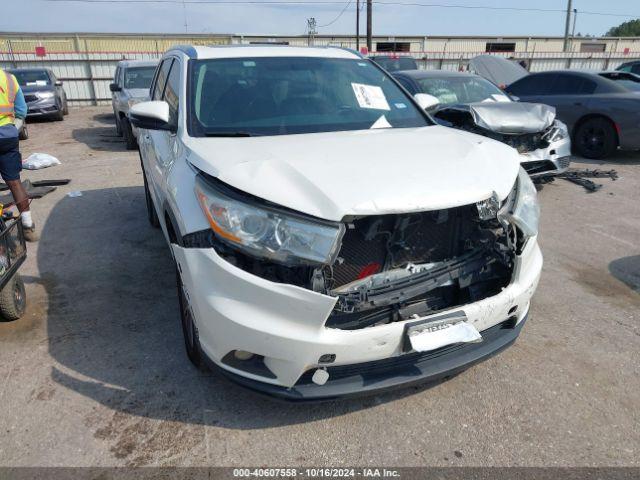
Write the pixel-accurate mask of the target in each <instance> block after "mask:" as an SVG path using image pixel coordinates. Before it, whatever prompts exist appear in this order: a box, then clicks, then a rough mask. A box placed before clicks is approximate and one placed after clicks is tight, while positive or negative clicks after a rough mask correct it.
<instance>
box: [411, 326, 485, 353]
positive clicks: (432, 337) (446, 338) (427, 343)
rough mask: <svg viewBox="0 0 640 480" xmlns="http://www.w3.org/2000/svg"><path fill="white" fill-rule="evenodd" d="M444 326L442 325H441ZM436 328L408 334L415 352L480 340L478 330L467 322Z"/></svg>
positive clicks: (480, 336)
mask: <svg viewBox="0 0 640 480" xmlns="http://www.w3.org/2000/svg"><path fill="white" fill-rule="evenodd" d="M442 327H444V325H443V326H442ZM442 327H440V328H439V329H437V330H429V329H427V330H423V331H420V332H416V333H415V334H413V335H411V334H410V335H409V341H410V342H411V347H413V349H414V350H415V351H417V352H428V351H430V350H435V349H436V348H440V347H444V346H446V345H452V344H454V343H475V342H481V341H482V335H480V332H478V330H477V329H476V327H474V326H473V325H471V324H470V323H467V322H459V323H456V324H453V325H452V324H449V325H447V326H446V328H442Z"/></svg>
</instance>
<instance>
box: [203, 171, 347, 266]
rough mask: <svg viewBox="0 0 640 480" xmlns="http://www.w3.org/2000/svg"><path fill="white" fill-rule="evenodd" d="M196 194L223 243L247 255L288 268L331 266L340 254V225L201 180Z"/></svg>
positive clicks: (341, 230)
mask: <svg viewBox="0 0 640 480" xmlns="http://www.w3.org/2000/svg"><path fill="white" fill-rule="evenodd" d="M223 190H224V191H223ZM195 192H196V197H197V199H198V203H199V204H200V207H201V208H202V211H203V212H204V214H205V216H206V217H207V220H208V221H209V224H210V225H211V228H212V230H213V231H214V232H215V233H216V235H217V236H218V237H219V238H220V240H222V241H223V242H225V243H226V244H228V245H230V246H232V247H234V248H237V249H238V250H241V251H243V252H244V253H247V254H249V255H253V256H257V257H263V258H266V259H269V260H271V261H274V262H278V263H283V264H286V265H310V264H311V265H313V264H331V263H333V262H334V260H335V257H336V255H337V254H338V250H339V248H340V240H341V239H342V235H343V234H344V225H342V224H340V223H334V222H324V221H322V220H313V219H310V218H308V217H305V216H303V215H297V214H295V213H293V212H292V213H289V212H285V211H283V210H279V209H276V208H271V207H268V206H265V205H259V204H258V203H257V202H253V201H251V200H247V199H245V198H242V197H241V196H240V195H238V194H236V193H235V192H233V191H231V190H228V191H227V190H226V189H223V188H217V187H215V186H213V185H211V184H210V183H209V182H207V181H205V180H204V179H203V178H201V177H198V179H197V181H196V187H195Z"/></svg>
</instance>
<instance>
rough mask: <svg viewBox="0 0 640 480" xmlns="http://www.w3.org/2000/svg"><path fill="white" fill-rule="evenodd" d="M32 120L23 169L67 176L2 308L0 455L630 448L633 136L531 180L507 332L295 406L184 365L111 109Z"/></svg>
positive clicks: (288, 460) (240, 460) (131, 161)
mask: <svg viewBox="0 0 640 480" xmlns="http://www.w3.org/2000/svg"><path fill="white" fill-rule="evenodd" d="M29 128H30V134H31V139H30V140H28V141H27V142H24V143H23V144H22V149H23V154H25V155H27V154H29V153H32V152H45V153H50V154H52V155H55V156H57V157H58V158H59V159H60V160H61V162H62V165H61V166H56V167H52V168H49V169H45V170H40V171H35V172H25V173H24V176H23V178H29V179H32V180H33V179H54V178H56V179H57V178H71V179H72V182H71V183H70V184H69V185H67V186H64V187H60V188H58V190H57V191H55V192H53V193H51V194H49V195H47V196H46V197H44V198H42V199H40V200H35V201H34V202H33V204H32V208H33V211H34V218H35V220H36V222H37V226H38V227H39V228H41V240H40V242H39V243H38V244H36V245H29V257H28V259H27V262H26V263H25V265H24V266H23V268H22V270H21V273H22V275H23V277H24V279H25V283H26V284H27V295H28V301H29V307H28V310H27V314H26V316H25V317H24V318H23V319H21V320H19V321H17V322H13V323H4V324H0V405H1V409H0V410H1V412H2V413H1V414H0V465H5V466H120V465H136V466H145V465H189V466H200V465H203V466H232V465H233V466H266V465H269V466H285V465H287V466H288V465H292V466H302V465H308V466H319V465H351V466H367V465H372V466H414V465H439V466H454V465H476V466H484V465H500V466H502V465H519V466H601V465H608V466H613V465H616V466H623V465H624V466H638V465H640V462H639V460H638V458H639V455H640V435H639V434H638V431H639V429H638V425H640V376H638V371H639V367H640V355H639V354H638V352H639V351H640V324H639V322H640V310H639V307H640V154H637V153H635V154H628V153H619V154H618V155H617V156H616V158H614V159H612V160H610V161H608V162H606V163H598V162H591V163H589V164H584V165H582V166H589V167H590V168H594V167H597V168H615V169H616V170H618V172H619V174H620V179H619V180H618V181H616V182H611V181H610V180H603V181H602V182H601V183H604V187H603V188H602V190H601V191H600V192H597V193H594V194H587V193H586V192H585V191H584V190H583V189H582V188H581V187H579V186H577V185H573V184H570V183H568V182H566V181H564V180H557V181H556V182H555V183H553V184H551V185H547V186H545V187H544V189H543V190H542V191H541V192H540V199H541V204H542V227H541V235H540V241H541V245H542V248H543V253H544V255H545V266H544V271H543V277H542V279H541V281H540V285H539V288H538V291H537V293H536V295H535V297H534V301H533V305H532V310H531V313H532V315H531V318H530V320H529V322H528V324H527V325H526V326H525V329H524V330H523V333H522V335H521V337H520V339H519V340H518V342H517V343H516V344H515V345H514V346H513V347H511V348H510V349H508V350H507V351H505V352H503V353H502V354H501V355H499V356H497V357H494V358H492V359H490V360H489V361H487V362H485V363H482V364H480V365H478V366H476V367H473V368H472V369H470V370H468V371H466V372H464V373H462V374H460V375H458V376H456V377H455V378H453V379H451V380H449V381H447V382H444V383H441V384H439V385H435V386H430V387H423V388H417V389H415V388H414V389H409V390H403V391H399V392H395V393H392V394H386V395H383V396H379V397H373V398H366V399H360V400H347V401H343V402H332V403H325V404H315V405H291V404H283V403H276V402H273V401H271V400H268V399H264V398H262V397H260V396H257V395H255V394H253V393H251V392H248V391H246V390H244V389H242V388H240V387H238V386H236V385H234V384H232V383H230V382H229V381H227V380H225V379H224V378H223V377H221V376H220V375H219V374H218V373H215V372H214V373H209V374H207V373H202V372H199V371H197V370H196V369H195V368H193V367H192V366H191V364H190V363H189V361H188V359H187V357H186V354H185V352H184V347H183V343H182V333H181V330H180V324H179V316H178V301H177V295H176V290H175V277H174V271H173V267H172V263H171V258H170V254H169V250H168V248H167V247H166V245H165V243H164V240H163V238H162V237H161V234H160V233H159V231H158V230H154V229H152V228H151V227H150V226H149V225H148V223H147V220H146V216H145V205H144V194H143V188H142V176H141V170H140V163H139V160H138V154H137V152H129V151H126V150H125V148H124V143H123V142H122V141H121V140H120V139H119V138H118V137H116V136H115V128H114V124H113V119H112V117H111V115H110V108H109V107H101V108H86V109H81V110H80V109H75V110H72V111H71V114H70V115H69V116H68V117H67V118H66V120H65V121H64V122H51V123H35V124H31V125H30V126H29ZM580 165H581V164H578V166H580ZM72 191H81V192H82V196H79V197H70V196H68V193H69V192H72Z"/></svg>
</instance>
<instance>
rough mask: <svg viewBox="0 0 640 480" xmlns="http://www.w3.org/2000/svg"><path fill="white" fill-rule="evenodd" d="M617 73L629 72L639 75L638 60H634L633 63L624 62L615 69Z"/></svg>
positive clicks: (639, 62) (639, 64)
mask: <svg viewBox="0 0 640 480" xmlns="http://www.w3.org/2000/svg"><path fill="white" fill-rule="evenodd" d="M616 70H617V71H619V72H631V73H635V74H637V75H640V60H634V61H633V62H626V63H623V64H622V65H620V66H619V67H618V68H616Z"/></svg>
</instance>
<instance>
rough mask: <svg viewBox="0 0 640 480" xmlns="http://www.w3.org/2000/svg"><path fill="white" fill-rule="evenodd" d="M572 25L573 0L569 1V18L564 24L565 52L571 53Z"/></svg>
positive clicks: (563, 49)
mask: <svg viewBox="0 0 640 480" xmlns="http://www.w3.org/2000/svg"><path fill="white" fill-rule="evenodd" d="M570 25H571V0H567V18H566V19H565V22H564V47H563V48H562V51H563V52H567V51H569V26H570Z"/></svg>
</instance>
